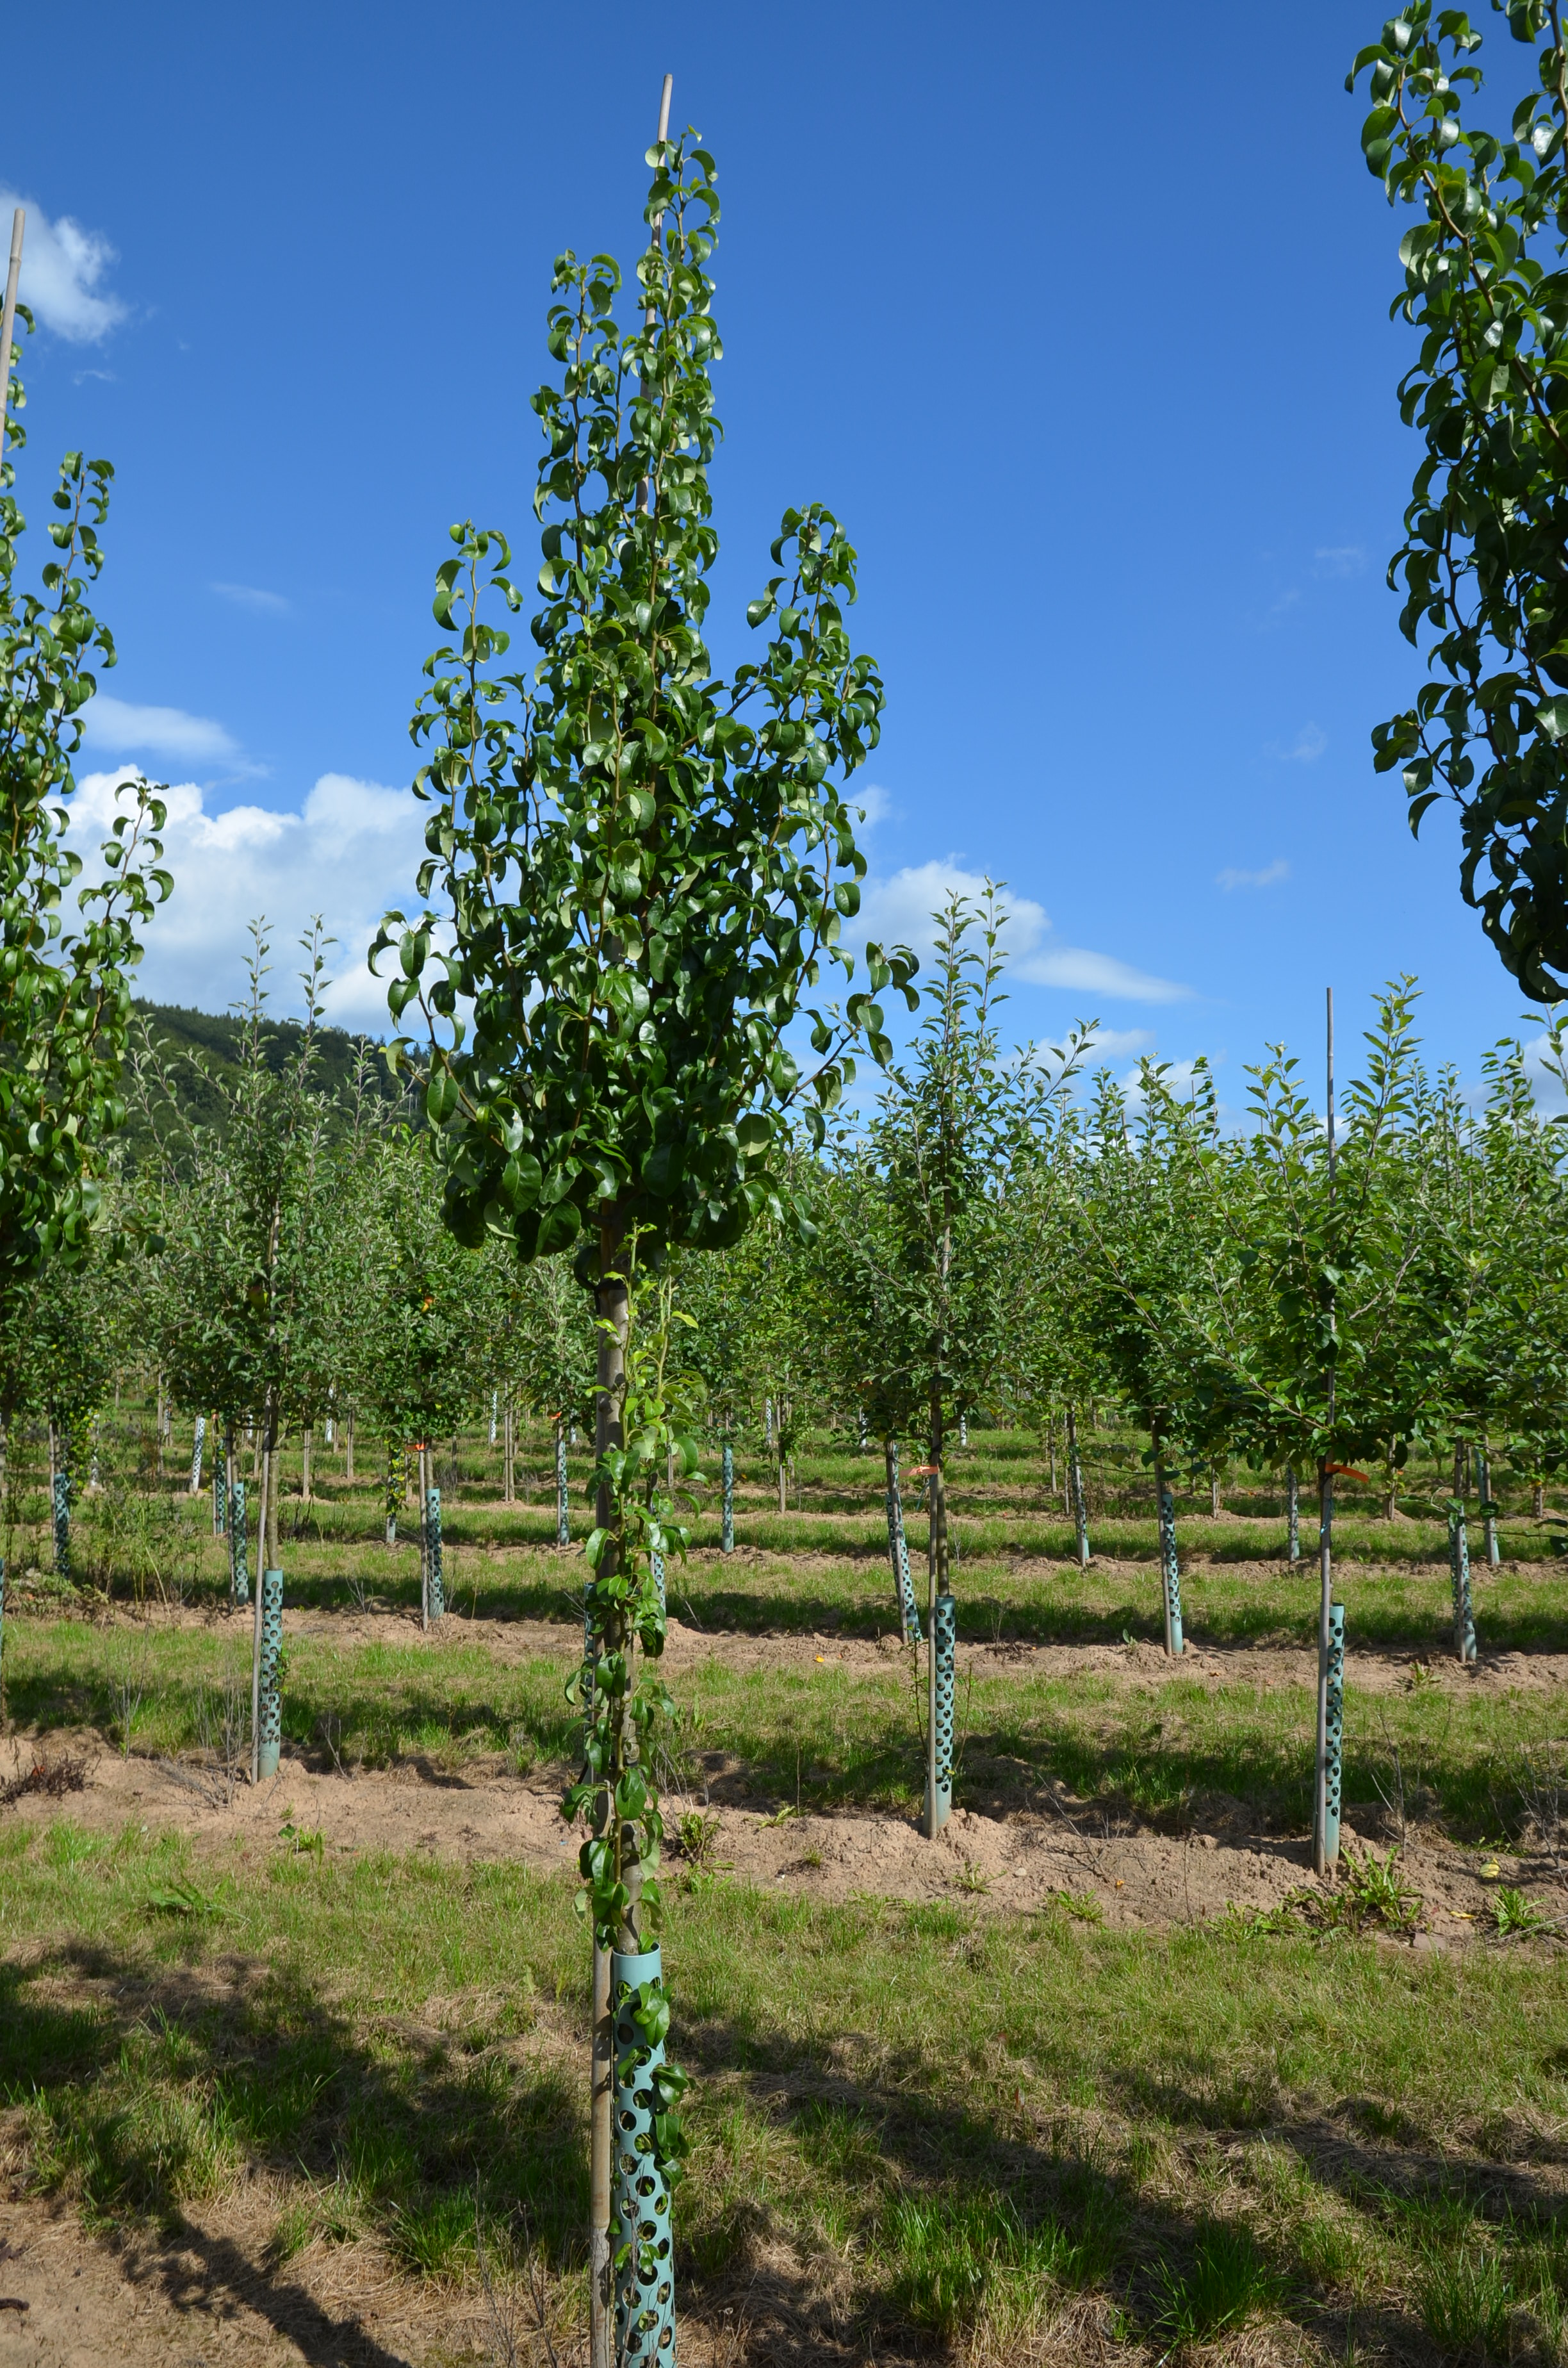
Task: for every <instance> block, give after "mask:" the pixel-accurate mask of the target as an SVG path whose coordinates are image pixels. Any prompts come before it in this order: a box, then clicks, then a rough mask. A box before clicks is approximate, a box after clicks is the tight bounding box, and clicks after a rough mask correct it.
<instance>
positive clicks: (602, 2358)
mask: <svg viewBox="0 0 1568 2368" xmlns="http://www.w3.org/2000/svg"><path fill="white" fill-rule="evenodd" d="M622 1248H623V1241H622V1220H621V1215H620V1212H619V1209H618V1208H616V1206H615V1205H614V1203H613V1202H608V1201H607V1202H604V1203H602V1204H601V1207H600V1212H599V1282H598V1286H597V1291H596V1293H595V1302H596V1307H595V1312H596V1314H597V1318H598V1326H597V1374H596V1378H595V1395H594V1444H595V1447H596V1450H597V1454H598V1458H599V1460H600V1461H601V1462H602V1461H603V1459H604V1457H605V1455H606V1454H607V1453H608V1452H609V1451H610V1450H611V1449H612V1448H619V1447H621V1446H623V1445H624V1444H625V1431H624V1428H623V1424H622V1408H623V1404H624V1399H625V1393H626V1341H627V1328H628V1323H629V1318H630V1301H629V1294H628V1291H627V1284H626V1277H625V1275H624V1274H623V1273H622V1272H621V1270H620V1269H621V1262H622ZM595 1517H596V1520H597V1525H598V1527H599V1528H600V1529H603V1530H607V1531H610V1532H611V1535H610V1537H609V1540H608V1544H607V1547H606V1551H605V1554H604V1556H603V1558H602V1559H601V1561H600V1564H599V1567H598V1571H597V1574H596V1580H597V1578H610V1577H615V1576H616V1574H617V1573H618V1572H619V1566H620V1563H619V1552H618V1544H619V1541H618V1540H617V1539H616V1538H615V1536H614V1534H613V1524H614V1520H615V1503H614V1499H613V1497H612V1496H611V1493H610V1489H609V1486H608V1482H606V1481H601V1482H600V1483H599V1487H598V1494H597V1501H596V1504H595ZM593 1583H595V1582H590V1584H593ZM624 1629H625V1623H624V1622H623V1621H622V1620H621V1619H620V1618H619V1615H615V1616H612V1617H611V1619H610V1620H609V1621H608V1622H607V1624H606V1630H605V1634H604V1642H605V1644H606V1645H608V1648H609V1650H610V1651H612V1652H620V1651H621V1650H623V1649H624V1645H625V1641H626V1640H625V1633H624ZM628 1686H629V1687H630V1679H628ZM622 1700H624V1696H622ZM627 1741H628V1737H627V1735H626V1730H625V1728H624V1727H622V1728H621V1730H620V1733H619V1736H618V1737H617V1743H618V1746H619V1748H618V1749H617V1750H616V1753H615V1758H616V1759H618V1760H619V1762H620V1763H621V1766H624V1764H625V1761H626V1759H627V1757H628V1754H627V1748H626V1746H627ZM605 1772H606V1776H607V1780H608V1782H609V1783H610V1784H611V1785H612V1786H613V1785H614V1783H615V1782H616V1781H617V1778H618V1776H619V1773H620V1767H611V1768H610V1769H608V1770H606V1771H605ZM619 1841H620V1848H621V1854H622V1855H621V1866H620V1879H621V1882H622V1884H624V1885H625V1888H626V1893H627V1902H626V1907H625V1909H624V1911H623V1913H622V1918H621V1929H620V1931H619V1935H618V1936H617V1939H616V1942H615V1946H616V1947H617V1948H618V1949H619V1950H620V1951H621V1952H623V1953H626V1954H630V1955H635V1954H636V1953H637V1952H639V1951H640V1950H641V1948H642V1939H641V1933H640V1918H639V1910H640V1907H641V1905H642V1867H641V1865H640V1864H639V1863H638V1861H637V1860H636V1857H635V1855H634V1853H635V1849H636V1834H635V1828H634V1827H628V1826H623V1827H621V1830H620V1835H619ZM629 1852H630V1853H631V1854H629ZM609 1960H610V1952H609V1951H608V1949H605V1948H603V1947H601V1945H600V1943H599V1940H598V1936H597V1934H596V1935H595V1939H594V2029H593V2058H592V2065H593V2069H592V2087H591V2100H590V2101H591V2123H590V2146H589V2165H588V2195H589V2210H588V2224H589V2225H588V2316H589V2357H590V2362H591V2368H610V2356H611V2306H612V2298H613V2297H612V2270H611V2258H610V2254H611V2248H610V2235H609V2222H610V2176H611V2170H612V2167H613V2157H614V2145H613V2138H614V2133H613V2130H612V2127H611V2119H610V2112H611V2105H612V2101H613V2083H614V2077H615V2061H614V2055H615V2043H614V2032H613V2030H612V2028H611V2021H610V1995H609V1991H610V1964H609Z"/></svg>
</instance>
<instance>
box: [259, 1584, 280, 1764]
mask: <svg viewBox="0 0 1568 2368" xmlns="http://www.w3.org/2000/svg"><path fill="white" fill-rule="evenodd" d="M282 1649H283V1574H282V1572H281V1571H280V1570H268V1571H264V1572H263V1573H262V1578H261V1686H260V1693H259V1702H258V1707H257V1712H256V1782H258V1783H265V1782H267V1778H268V1777H269V1776H276V1775H277V1773H278V1755H279V1753H280V1752H281V1749H282V1746H283V1700H282V1695H281V1693H280V1691H279V1689H278V1655H279V1654H280V1653H281V1651H282Z"/></svg>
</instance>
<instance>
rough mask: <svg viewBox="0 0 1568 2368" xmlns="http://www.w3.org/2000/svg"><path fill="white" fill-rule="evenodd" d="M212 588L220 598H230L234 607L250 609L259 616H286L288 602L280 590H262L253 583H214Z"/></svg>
mask: <svg viewBox="0 0 1568 2368" xmlns="http://www.w3.org/2000/svg"><path fill="white" fill-rule="evenodd" d="M211 588H212V590H213V591H214V592H216V593H217V594H218V596H219V598H220V599H223V600H232V601H233V604H234V606H235V608H236V609H254V610H255V612H256V615H257V616H260V617H286V616H287V615H288V614H289V603H288V601H287V600H285V598H283V595H282V593H281V592H263V591H262V590H261V589H260V587H259V586H257V585H255V584H214V585H213V586H212V587H211Z"/></svg>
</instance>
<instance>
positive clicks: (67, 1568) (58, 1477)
mask: <svg viewBox="0 0 1568 2368" xmlns="http://www.w3.org/2000/svg"><path fill="white" fill-rule="evenodd" d="M54 1567H55V1570H56V1572H57V1574H58V1575H59V1577H62V1578H69V1577H70V1576H71V1474H69V1472H57V1473H56V1474H55V1475H54Z"/></svg>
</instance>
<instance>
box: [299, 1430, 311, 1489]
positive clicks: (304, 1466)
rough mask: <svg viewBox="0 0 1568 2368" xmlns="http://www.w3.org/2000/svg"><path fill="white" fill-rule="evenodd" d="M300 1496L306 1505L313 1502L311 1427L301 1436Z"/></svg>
mask: <svg viewBox="0 0 1568 2368" xmlns="http://www.w3.org/2000/svg"><path fill="white" fill-rule="evenodd" d="M300 1496H301V1501H302V1502H303V1503H304V1504H307V1505H308V1504H309V1503H310V1501H311V1427H310V1425H309V1423H307V1424H306V1425H305V1428H304V1429H303V1430H302V1431H301V1434H300Z"/></svg>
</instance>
